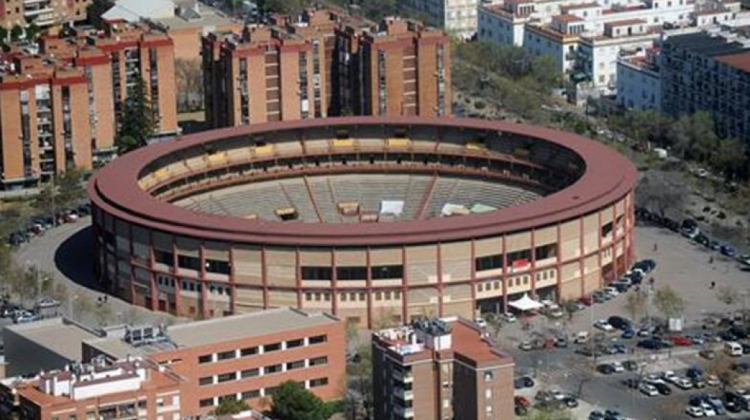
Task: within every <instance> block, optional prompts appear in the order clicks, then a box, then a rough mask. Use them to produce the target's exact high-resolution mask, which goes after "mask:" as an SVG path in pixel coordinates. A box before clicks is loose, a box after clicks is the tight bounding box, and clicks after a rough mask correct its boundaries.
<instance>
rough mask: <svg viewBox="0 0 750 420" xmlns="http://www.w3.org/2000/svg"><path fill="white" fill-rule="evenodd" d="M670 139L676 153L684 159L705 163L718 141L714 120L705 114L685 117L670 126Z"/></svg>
mask: <svg viewBox="0 0 750 420" xmlns="http://www.w3.org/2000/svg"><path fill="white" fill-rule="evenodd" d="M670 138H671V141H672V143H673V146H674V149H675V150H676V151H677V153H678V154H679V155H680V156H682V157H686V158H690V159H694V160H698V161H701V162H705V161H707V160H708V158H709V156H710V155H711V152H712V150H713V148H714V147H716V145H717V142H718V140H719V138H718V136H717V135H716V131H714V120H713V117H712V116H711V114H709V113H707V112H696V113H695V114H693V115H686V116H683V117H681V118H680V119H678V120H677V122H676V123H675V124H673V125H672V130H671V133H670Z"/></svg>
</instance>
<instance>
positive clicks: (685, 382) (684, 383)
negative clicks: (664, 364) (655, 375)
mask: <svg viewBox="0 0 750 420" xmlns="http://www.w3.org/2000/svg"><path fill="white" fill-rule="evenodd" d="M673 383H674V384H675V386H677V387H678V388H680V389H690V388H692V387H693V383H692V382H690V380H689V379H687V378H678V379H677V380H676V381H674V382H673Z"/></svg>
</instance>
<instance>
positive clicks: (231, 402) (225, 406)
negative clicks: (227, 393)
mask: <svg viewBox="0 0 750 420" xmlns="http://www.w3.org/2000/svg"><path fill="white" fill-rule="evenodd" d="M247 410H250V406H249V405H247V403H246V402H245V401H242V400H238V399H235V398H221V399H220V401H219V405H218V407H216V409H215V410H214V411H213V412H212V414H213V415H215V416H230V415H234V414H239V413H241V412H243V411H247Z"/></svg>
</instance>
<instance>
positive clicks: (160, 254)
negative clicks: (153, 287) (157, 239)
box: [154, 249, 174, 266]
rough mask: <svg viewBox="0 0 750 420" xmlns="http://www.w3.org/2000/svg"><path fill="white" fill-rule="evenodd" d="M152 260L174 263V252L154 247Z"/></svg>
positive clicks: (161, 262) (160, 262)
mask: <svg viewBox="0 0 750 420" xmlns="http://www.w3.org/2000/svg"><path fill="white" fill-rule="evenodd" d="M154 262H157V263H159V264H166V265H170V266H171V265H174V254H173V253H171V252H167V251H162V250H160V249H154Z"/></svg>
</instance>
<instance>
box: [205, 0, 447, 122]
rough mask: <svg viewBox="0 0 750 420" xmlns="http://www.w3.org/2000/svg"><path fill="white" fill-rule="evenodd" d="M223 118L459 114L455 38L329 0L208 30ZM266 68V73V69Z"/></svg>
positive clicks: (213, 99)
mask: <svg viewBox="0 0 750 420" xmlns="http://www.w3.org/2000/svg"><path fill="white" fill-rule="evenodd" d="M202 50H203V69H204V78H205V86H206V89H205V103H206V120H207V121H209V123H210V124H211V125H212V126H213V127H217V128H218V127H227V126H238V125H244V124H251V123H259V122H266V121H282V120H283V121H288V120H298V119H306V118H325V117H328V116H337V115H351V114H355V115H391V116H392V115H422V116H442V115H450V112H451V90H450V40H449V38H448V36H447V35H446V34H445V32H443V31H439V30H435V29H430V28H427V27H425V26H424V25H423V24H421V23H419V22H415V21H411V20H406V19H398V18H389V19H387V20H385V21H384V22H382V23H381V24H380V25H374V24H373V23H372V22H368V21H366V20H362V19H357V18H353V17H351V16H347V15H344V14H341V13H340V12H337V11H332V10H328V9H319V10H308V11H307V12H305V13H303V14H302V15H301V16H300V17H299V18H298V19H292V18H290V17H286V16H276V17H273V18H272V19H271V21H270V22H269V24H268V25H250V26H247V27H245V28H244V30H243V32H242V33H241V34H237V33H233V32H215V33H211V34H208V35H207V36H205V37H203V46H202ZM258 75H264V76H265V77H258Z"/></svg>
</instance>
